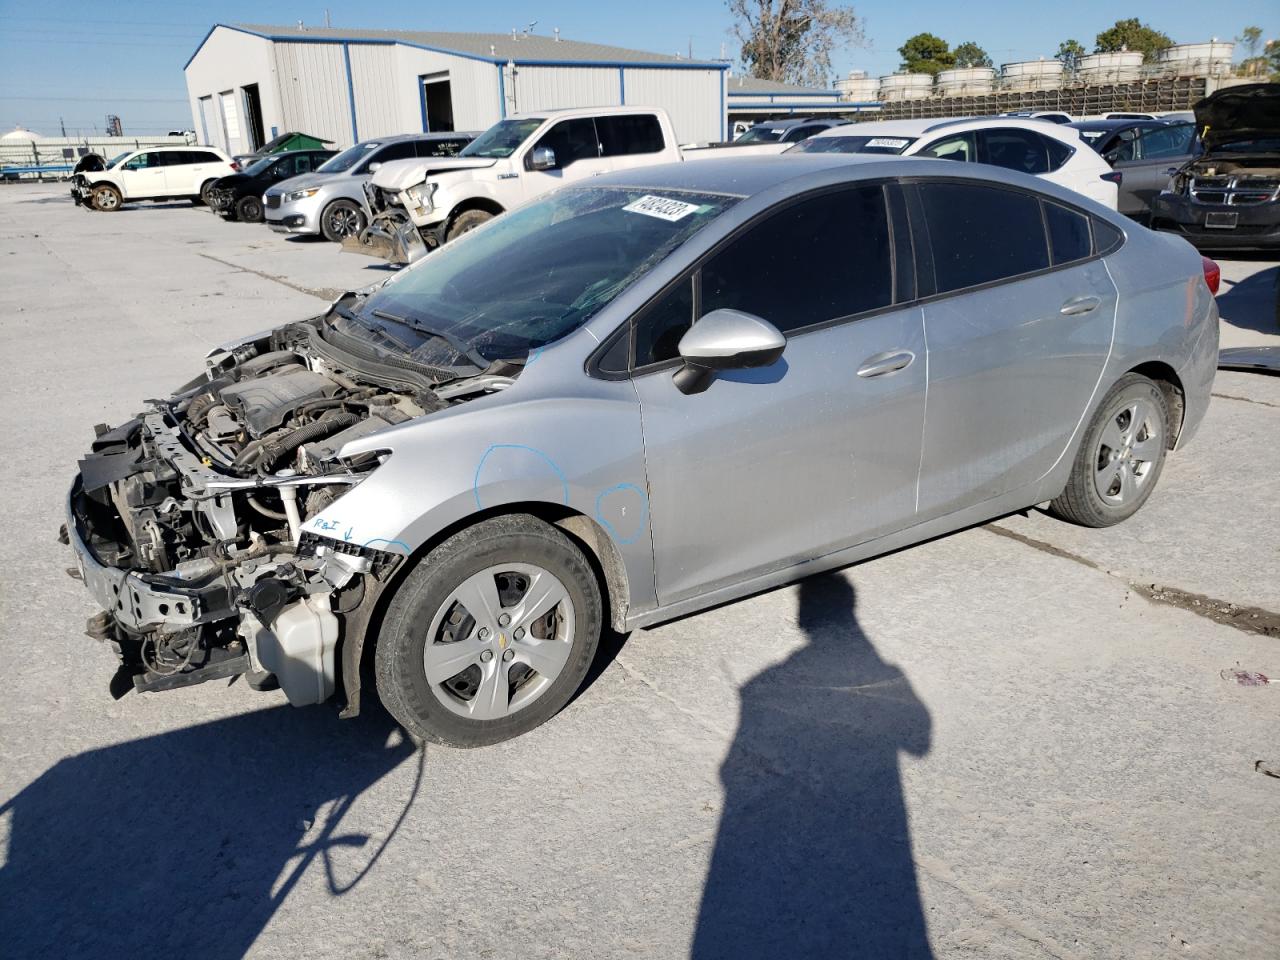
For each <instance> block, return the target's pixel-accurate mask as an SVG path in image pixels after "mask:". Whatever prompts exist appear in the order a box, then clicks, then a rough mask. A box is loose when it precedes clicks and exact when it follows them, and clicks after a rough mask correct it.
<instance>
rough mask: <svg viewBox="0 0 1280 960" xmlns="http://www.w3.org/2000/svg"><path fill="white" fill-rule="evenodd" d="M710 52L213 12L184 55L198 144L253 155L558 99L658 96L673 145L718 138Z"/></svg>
mask: <svg viewBox="0 0 1280 960" xmlns="http://www.w3.org/2000/svg"><path fill="white" fill-rule="evenodd" d="M726 70H727V67H726V65H725V64H722V63H718V62H702V61H695V60H685V59H681V58H679V57H673V56H664V55H662V54H656V53H644V52H642V51H638V50H626V49H623V48H621V47H607V46H601V45H600V44H595V43H580V42H577V41H573V40H561V39H560V38H559V34H558V32H557V35H556V36H555V37H544V36H537V35H533V34H524V33H512V34H483V33H428V32H419V31H412V30H348V29H338V28H313V27H301V26H298V27H272V26H256V25H250V24H236V25H231V26H228V25H224V24H218V25H216V26H215V27H213V29H211V30H210V31H209V33H208V34H207V35H206V36H205V38H204V40H202V41H201V43H200V46H199V47H197V48H196V52H195V53H194V54H192V56H191V59H190V60H188V61H187V65H186V67H185V72H186V78H187V96H188V98H189V99H190V101H191V113H192V116H193V118H194V121H195V130H196V133H197V134H198V135H199V136H200V138H201V140H202V142H204V143H208V144H212V145H216V146H220V147H222V148H223V149H225V150H227V151H228V152H229V153H233V154H234V153H248V152H251V151H252V150H254V149H256V148H257V147H259V146H261V145H262V144H263V143H265V142H266V141H267V140H270V139H271V138H272V137H273V136H275V135H276V134H278V133H283V132H285V131H287V130H302V131H305V132H307V133H310V134H315V135H317V136H320V137H324V138H325V139H328V140H332V141H334V142H335V143H337V144H340V145H346V144H351V143H354V142H356V141H358V140H366V139H369V138H370V137H381V136H387V135H390V134H395V133H411V132H414V131H420V130H483V129H485V128H486V127H488V126H490V125H491V124H494V123H496V122H497V121H498V120H500V119H502V118H503V117H506V116H508V115H509V114H512V113H529V112H531V111H537V110H551V109H554V108H557V107H585V106H616V105H624V104H629V103H630V104H636V105H638V106H641V105H642V106H651V107H664V108H665V109H666V110H667V112H668V113H669V114H670V115H671V119H672V122H673V123H674V124H675V129H676V135H677V137H678V138H679V140H680V142H682V143H689V142H693V141H709V140H721V139H724V136H725V115H726V111H725V95H726V94H725V73H726Z"/></svg>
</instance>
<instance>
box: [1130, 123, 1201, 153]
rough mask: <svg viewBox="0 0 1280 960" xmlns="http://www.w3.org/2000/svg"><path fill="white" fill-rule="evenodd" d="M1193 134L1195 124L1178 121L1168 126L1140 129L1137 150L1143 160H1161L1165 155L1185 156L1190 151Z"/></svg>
mask: <svg viewBox="0 0 1280 960" xmlns="http://www.w3.org/2000/svg"><path fill="white" fill-rule="evenodd" d="M1194 136H1195V124H1193V123H1179V124H1173V125H1171V126H1168V127H1158V128H1156V129H1154V130H1144V131H1142V136H1141V137H1139V138H1138V144H1139V150H1140V151H1141V154H1142V159H1144V160H1162V159H1164V158H1166V157H1180V156H1186V155H1187V154H1189V153H1190V152H1191V140H1192V138H1193V137H1194Z"/></svg>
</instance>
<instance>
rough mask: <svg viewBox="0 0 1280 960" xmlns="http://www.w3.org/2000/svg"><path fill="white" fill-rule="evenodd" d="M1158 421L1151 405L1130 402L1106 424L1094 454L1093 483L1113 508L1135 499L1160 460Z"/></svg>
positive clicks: (1154, 409)
mask: <svg viewBox="0 0 1280 960" xmlns="http://www.w3.org/2000/svg"><path fill="white" fill-rule="evenodd" d="M1162 442H1163V441H1162V439H1161V437H1160V420H1159V419H1158V418H1157V416H1156V408H1155V406H1154V404H1152V403H1151V402H1150V401H1147V400H1133V401H1130V402H1129V403H1127V404H1125V406H1123V407H1121V408H1120V409H1119V410H1117V411H1116V412H1115V413H1114V414H1113V415H1112V417H1111V419H1110V420H1108V421H1107V424H1106V426H1105V427H1104V428H1103V431H1102V438H1101V439H1100V440H1099V441H1098V449H1097V451H1096V452H1095V454H1094V468H1093V469H1094V473H1093V483H1094V487H1095V488H1096V489H1097V491H1098V496H1100V497H1101V498H1102V500H1103V502H1104V503H1108V504H1110V505H1111V506H1113V507H1117V506H1120V505H1122V504H1125V503H1128V502H1129V501H1131V500H1132V499H1133V498H1134V497H1136V496H1137V495H1138V494H1139V493H1140V492H1141V491H1142V488H1143V487H1144V486H1145V485H1146V482H1147V480H1148V478H1149V477H1150V476H1151V470H1152V469H1153V468H1154V467H1155V465H1156V461H1157V460H1158V459H1159V458H1160V450H1161V443H1162Z"/></svg>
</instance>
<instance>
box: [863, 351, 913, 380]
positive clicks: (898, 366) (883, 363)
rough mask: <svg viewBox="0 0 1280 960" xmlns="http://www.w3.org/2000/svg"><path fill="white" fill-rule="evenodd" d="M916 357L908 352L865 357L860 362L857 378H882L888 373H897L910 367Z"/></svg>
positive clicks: (891, 352) (892, 352)
mask: <svg viewBox="0 0 1280 960" xmlns="http://www.w3.org/2000/svg"><path fill="white" fill-rule="evenodd" d="M915 358H916V355H915V354H914V353H912V352H911V351H910V350H890V351H889V352H888V353H877V354H876V355H875V356H872V357H867V359H866V360H864V361H862V366H860V367H859V368H858V376H860V377H883V376H886V375H888V374H890V373H897V372H898V371H899V370H903V369H905V368H906V367H909V366H911V361H912V360H914V359H915Z"/></svg>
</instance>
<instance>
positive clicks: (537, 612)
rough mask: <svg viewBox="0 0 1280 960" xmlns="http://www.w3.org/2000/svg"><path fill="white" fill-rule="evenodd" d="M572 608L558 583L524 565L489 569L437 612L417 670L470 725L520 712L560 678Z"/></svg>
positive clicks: (566, 656)
mask: <svg viewBox="0 0 1280 960" xmlns="http://www.w3.org/2000/svg"><path fill="white" fill-rule="evenodd" d="M573 636H574V617H573V602H572V601H571V600H570V599H569V591H568V590H566V589H565V586H564V584H563V583H561V582H560V580H559V579H558V578H557V577H556V576H554V575H553V574H551V573H550V572H548V571H546V570H544V569H542V568H541V567H538V566H535V565H533V564H528V563H506V564H502V565H500V566H495V567H488V568H487V569H484V570H481V571H480V572H479V573H477V574H474V575H472V576H470V577H468V578H467V579H466V580H464V581H463V582H462V583H461V584H460V585H459V586H458V587H457V588H456V589H455V590H454V591H453V592H452V593H451V594H449V596H448V598H447V599H446V600H445V602H444V603H443V604H441V605H440V608H439V609H438V610H437V611H436V613H435V616H434V617H433V618H432V620H431V625H430V628H429V630H428V632H427V643H426V647H425V648H424V650H423V658H422V659H423V668H424V669H425V671H426V676H427V682H428V683H429V684H430V685H431V692H432V693H434V694H435V696H436V699H437V700H439V701H440V702H441V703H442V704H443V705H444V706H445V707H447V708H448V709H449V710H451V711H452V712H454V713H456V714H458V715H459V716H463V717H468V718H470V719H472V720H497V719H500V718H502V717H505V716H508V715H510V714H512V713H515V712H516V711H518V710H523V709H524V708H525V707H527V706H528V705H529V704H531V703H532V702H533V701H535V700H536V699H538V697H540V696H542V694H543V693H545V692H546V691H547V688H549V687H550V686H551V685H552V684H553V683H555V681H556V678H557V677H559V676H560V673H561V671H562V670H563V669H564V666H565V664H566V663H567V662H568V660H569V651H570V650H571V649H572V646H573Z"/></svg>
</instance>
